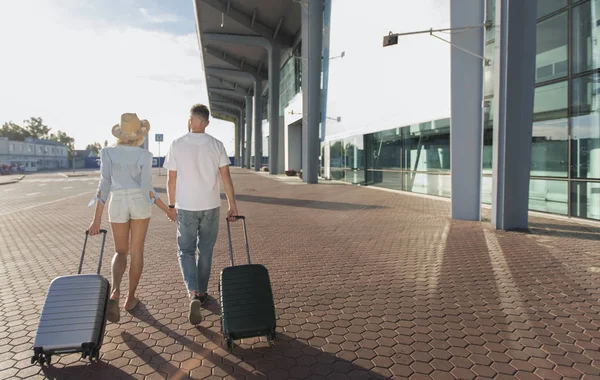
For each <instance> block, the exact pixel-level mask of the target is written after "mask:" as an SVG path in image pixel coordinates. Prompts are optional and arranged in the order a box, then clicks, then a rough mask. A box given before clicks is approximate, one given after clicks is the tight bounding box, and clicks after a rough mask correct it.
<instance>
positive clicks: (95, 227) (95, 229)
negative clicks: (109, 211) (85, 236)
mask: <svg viewBox="0 0 600 380" xmlns="http://www.w3.org/2000/svg"><path fill="white" fill-rule="evenodd" d="M88 232H89V234H90V235H91V236H94V235H98V234H99V233H100V221H95V220H94V221H93V222H92V224H90V227H89V228H88Z"/></svg>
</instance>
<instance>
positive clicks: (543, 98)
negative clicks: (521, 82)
mask: <svg viewBox="0 0 600 380" xmlns="http://www.w3.org/2000/svg"><path fill="white" fill-rule="evenodd" d="M567 90H568V87H567V82H561V83H555V84H551V85H548V86H543V87H538V88H536V89H535V102H534V107H533V109H534V115H533V120H534V123H533V131H532V132H533V133H532V135H533V136H532V145H531V175H532V176H541V177H567V175H568V172H567V170H568V157H569V155H568V153H569V152H568V121H567V104H568V92H567Z"/></svg>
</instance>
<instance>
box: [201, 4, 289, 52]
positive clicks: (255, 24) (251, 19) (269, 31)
mask: <svg viewBox="0 0 600 380" xmlns="http://www.w3.org/2000/svg"><path fill="white" fill-rule="evenodd" d="M196 2H201V3H204V4H206V5H208V6H210V7H211V8H213V9H216V10H218V11H219V12H222V13H225V14H227V17H228V18H230V19H232V20H234V21H236V22H237V23H239V24H242V25H243V26H245V27H246V28H248V29H250V30H252V31H254V32H255V33H256V34H258V35H260V36H262V37H265V38H267V39H269V41H275V42H277V43H279V44H281V45H284V46H291V45H292V40H293V37H291V36H286V35H283V34H281V33H278V35H277V36H276V37H275V38H273V36H274V35H275V28H271V27H270V26H267V25H265V24H263V23H261V22H260V21H258V20H257V19H256V10H255V11H254V14H253V15H247V14H245V13H244V12H242V11H240V10H238V9H236V8H235V7H234V6H231V7H229V9H228V7H227V4H224V3H222V2H221V1H219V0H196ZM196 17H197V18H198V16H196Z"/></svg>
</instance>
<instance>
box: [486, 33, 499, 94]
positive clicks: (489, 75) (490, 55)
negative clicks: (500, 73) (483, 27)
mask: <svg viewBox="0 0 600 380" xmlns="http://www.w3.org/2000/svg"><path fill="white" fill-rule="evenodd" d="M495 46H496V44H495V43H493V42H492V43H489V44H487V45H485V53H484V55H485V58H486V59H489V60H490V64H489V66H483V96H491V95H493V94H494V48H495Z"/></svg>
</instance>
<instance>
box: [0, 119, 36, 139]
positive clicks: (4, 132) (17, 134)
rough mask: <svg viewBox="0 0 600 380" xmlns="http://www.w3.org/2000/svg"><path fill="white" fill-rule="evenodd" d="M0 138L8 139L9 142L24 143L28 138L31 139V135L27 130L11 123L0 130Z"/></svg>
mask: <svg viewBox="0 0 600 380" xmlns="http://www.w3.org/2000/svg"><path fill="white" fill-rule="evenodd" d="M0 137H8V139H9V140H14V141H24V140H25V138H26V137H31V134H30V133H29V132H28V131H27V130H26V129H25V128H23V127H21V126H19V125H17V124H15V123H13V122H12V121H9V122H8V123H4V124H3V125H2V128H0Z"/></svg>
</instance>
